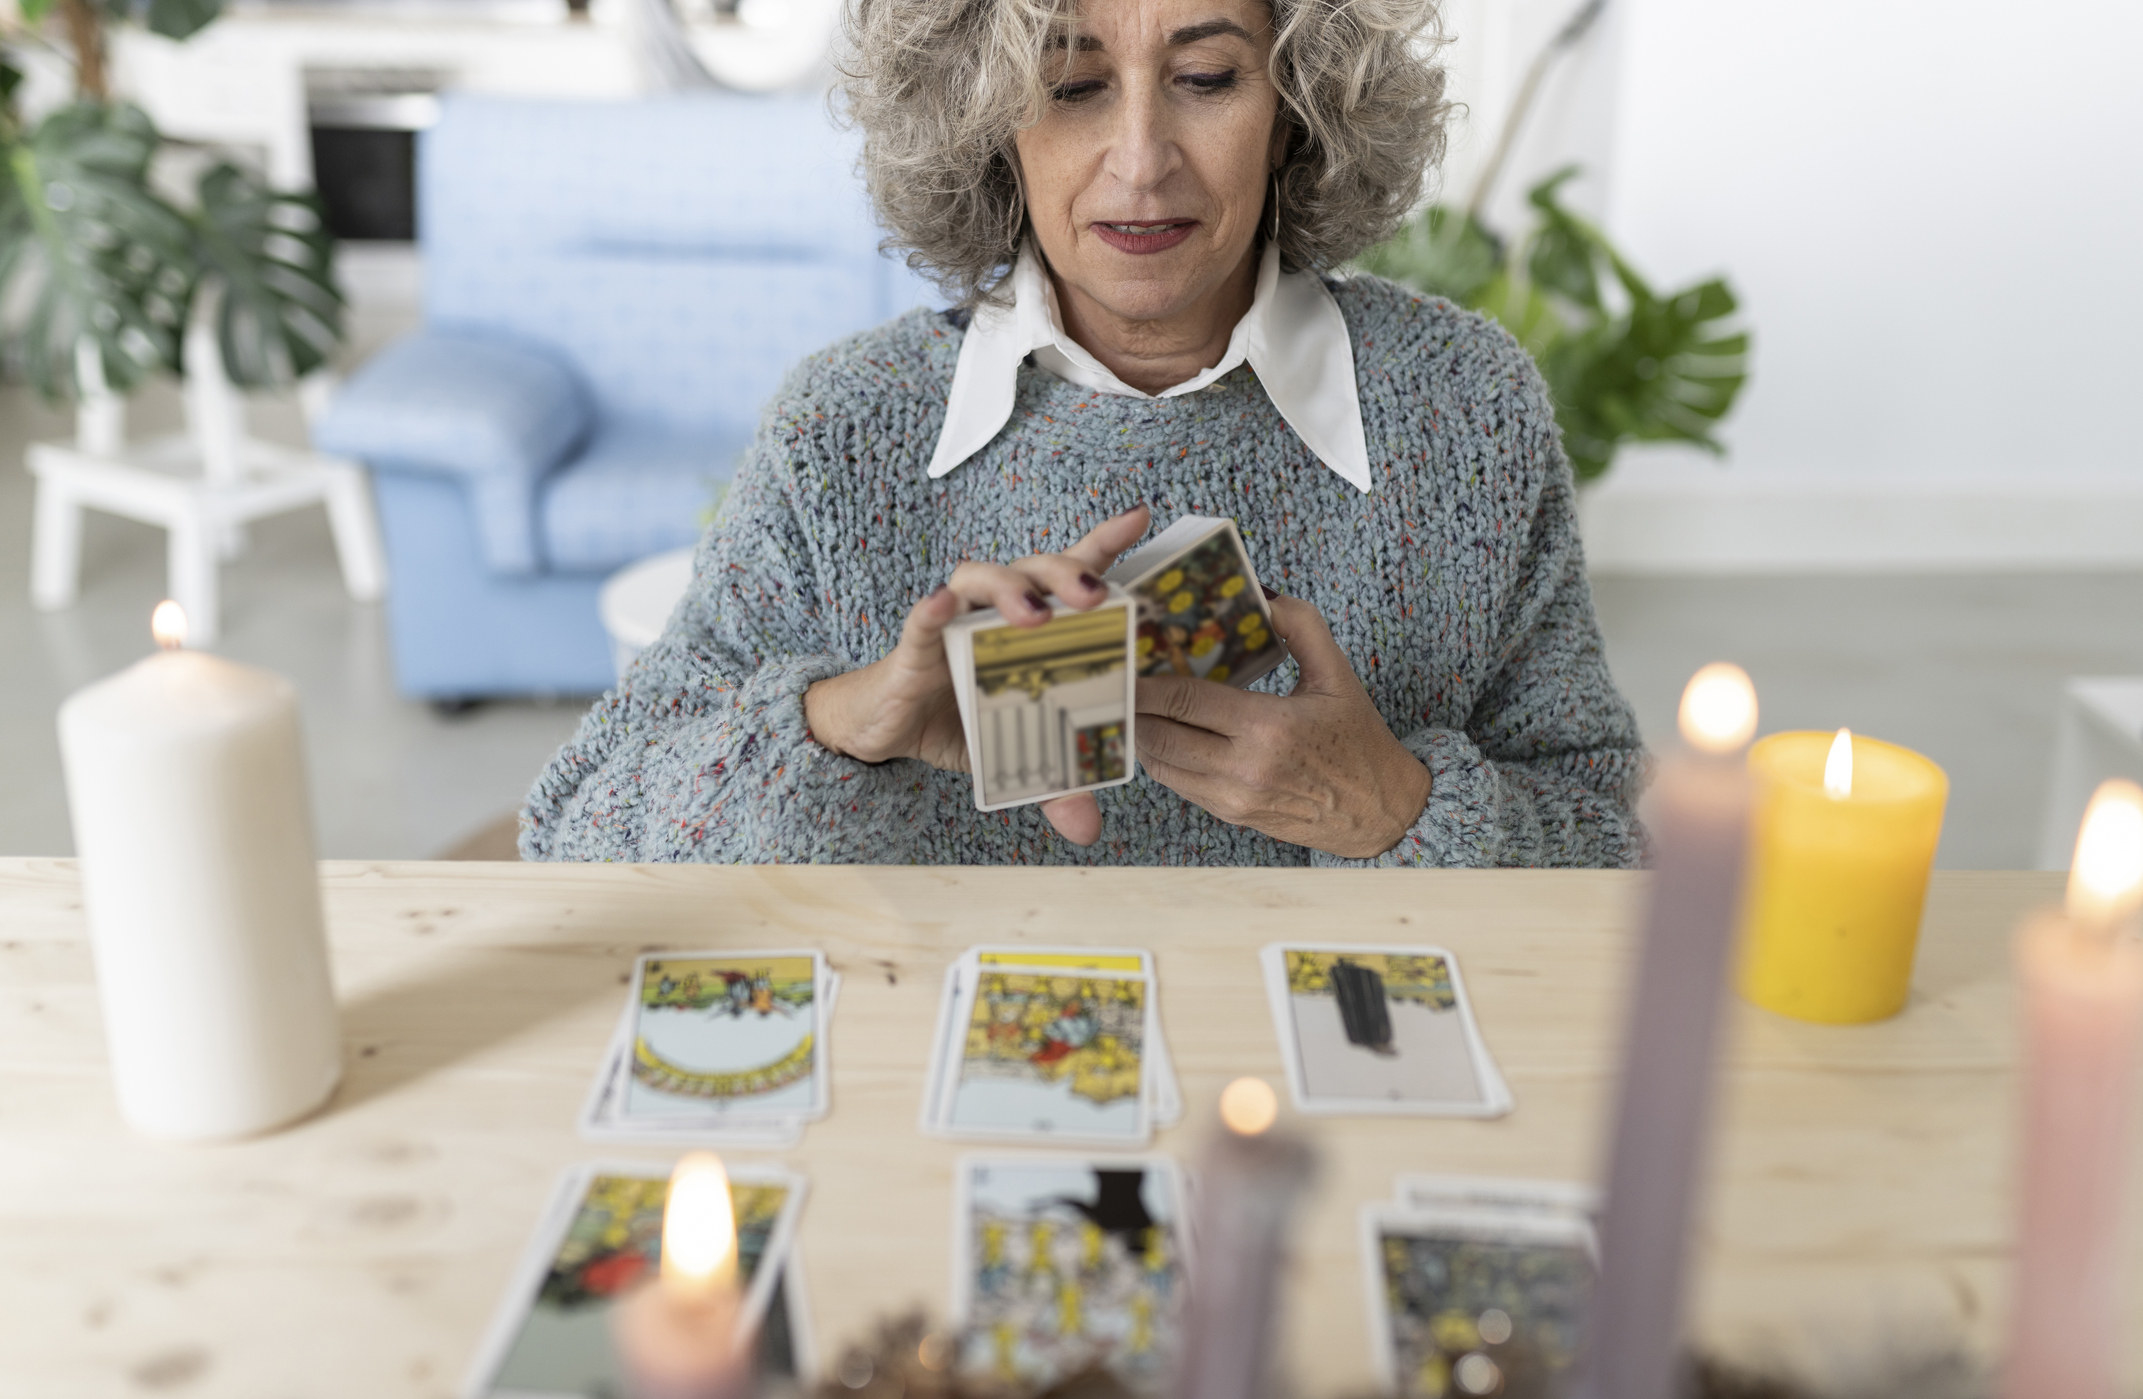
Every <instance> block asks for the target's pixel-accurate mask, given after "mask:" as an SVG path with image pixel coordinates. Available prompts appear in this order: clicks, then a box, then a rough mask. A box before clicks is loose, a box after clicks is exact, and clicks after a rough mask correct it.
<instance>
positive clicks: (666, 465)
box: [537, 423, 745, 572]
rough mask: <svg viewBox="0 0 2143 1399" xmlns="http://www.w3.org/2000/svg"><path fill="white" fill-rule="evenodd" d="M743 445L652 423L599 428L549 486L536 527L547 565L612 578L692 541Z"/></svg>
mask: <svg viewBox="0 0 2143 1399" xmlns="http://www.w3.org/2000/svg"><path fill="white" fill-rule="evenodd" d="M744 446H745V443H744V441H743V440H742V439H741V438H738V437H734V436H723V435H717V434H710V433H686V432H679V431H677V430H675V429H670V428H664V427H659V426H655V425H651V424H645V423H623V424H616V425H610V426H605V427H603V428H600V429H598V430H597V432H596V434H595V436H594V438H593V439H592V440H591V441H590V442H589V443H588V447H587V450H586V451H584V452H582V453H581V455H580V456H579V457H577V458H576V459H574V461H573V462H572V463H571V464H570V465H568V466H567V467H565V468H564V469H563V470H561V471H559V472H558V473H557V474H556V475H555V476H553V477H551V479H550V480H549V481H548V482H547V483H546V484H545V486H544V489H543V495H542V499H541V501H540V503H539V504H538V506H537V522H538V531H539V533H540V534H541V536H542V544H543V555H544V558H545V560H546V561H547V562H548V563H549V565H550V567H552V568H554V569H566V570H574V571H594V570H601V571H604V572H608V571H609V570H611V569H615V568H622V567H624V566H625V565H626V564H629V563H632V562H634V561H635V560H637V559H643V558H646V557H647V556H648V555H649V554H659V553H661V552H662V551H663V550H665V549H677V548H681V547H683V546H685V545H687V544H690V543H692V542H693V541H694V540H696V539H698V538H699V536H700V533H701V531H702V530H704V529H705V528H706V525H707V521H708V519H709V517H710V515H711V512H712V509H713V506H714V503H715V496H716V492H717V490H718V489H719V487H720V484H721V483H722V482H724V481H727V480H728V479H729V477H730V476H731V474H732V473H733V472H734V471H735V470H736V461H737V456H738V454H739V453H740V452H741V451H742V450H743V448H744Z"/></svg>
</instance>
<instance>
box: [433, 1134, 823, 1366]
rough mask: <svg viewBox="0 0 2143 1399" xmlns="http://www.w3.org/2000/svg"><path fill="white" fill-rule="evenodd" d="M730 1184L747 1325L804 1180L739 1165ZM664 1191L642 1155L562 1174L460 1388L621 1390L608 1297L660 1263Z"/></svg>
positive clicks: (776, 1261)
mask: <svg viewBox="0 0 2143 1399" xmlns="http://www.w3.org/2000/svg"><path fill="white" fill-rule="evenodd" d="M729 1193H730V1200H731V1202H732V1203H733V1205H734V1206H735V1208H736V1220H737V1270H738V1278H739V1281H740V1282H741V1283H742V1284H743V1286H744V1305H743V1306H742V1307H741V1308H740V1309H739V1314H738V1325H739V1327H740V1328H750V1327H753V1326H756V1325H758V1324H759V1322H760V1320H761V1318H763V1317H764V1316H765V1315H766V1311H767V1305H768V1302H769V1300H770V1299H771V1297H772V1295H773V1291H774V1288H775V1284H776V1281H777V1278H778V1277H779V1275H780V1273H781V1272H782V1269H783V1267H784V1265H785V1263H786V1261H787V1257H788V1251H789V1244H790V1240H791V1239H792V1238H793V1236H794V1234H795V1230H796V1216H797V1211H798V1209H799V1208H800V1207H801V1205H802V1203H803V1180H802V1178H801V1177H798V1176H795V1175H792V1174H790V1173H788V1172H784V1171H778V1170H771V1169H767V1168H764V1167H747V1166H740V1167H737V1168H736V1169H734V1170H733V1171H732V1172H731V1173H730V1182H729ZM668 1194H669V1172H668V1171H667V1170H666V1169H664V1168H661V1167H657V1166H650V1165H649V1164H647V1163H645V1162H642V1163H639V1164H637V1165H615V1166H595V1167H581V1168H579V1169H576V1170H573V1171H570V1172H568V1173H567V1175H566V1178H565V1180H564V1181H563V1182H562V1183H561V1185H560V1188H559V1190H558V1192H557V1196H556V1198H555V1199H554V1200H553V1202H552V1207H551V1209H550V1210H549V1211H548V1212H547V1214H546V1216H545V1220H544V1225H543V1227H542V1229H541V1230H539V1232H538V1234H537V1236H536V1241H535V1247H534V1248H533V1249H532V1250H531V1251H530V1253H529V1255H528V1256H527V1258H526V1259H524V1260H523V1264H522V1268H521V1271H520V1273H519V1274H518V1275H517V1277H516V1279H515V1282H514V1284H513V1286H512V1288H511V1289H510V1290H509V1291H508V1293H507V1295H506V1297H505V1298H504V1300H503V1301H502V1303H501V1305H500V1309H499V1313H498V1315H497V1316H496V1317H495V1318H494V1320H493V1323H492V1327H491V1332H490V1334H489V1336H488V1337H487V1338H486V1341H485V1343H484V1346H483V1348H482V1350H481V1351H480V1352H479V1353H478V1356H477V1361H476V1364H475V1365H474V1366H473V1367H472V1369H471V1373H470V1378H469V1382H468V1384H467V1385H466V1386H465V1387H464V1389H463V1393H464V1394H465V1395H466V1396H468V1399H564V1396H575V1399H608V1397H609V1396H613V1395H617V1394H622V1393H623V1392H624V1391H625V1374H624V1371H623V1369H622V1367H621V1366H620V1364H619V1362H618V1357H617V1354H616V1352H615V1351H614V1350H613V1349H612V1347H611V1341H610V1316H609V1310H610V1304H611V1303H613V1302H614V1301H616V1300H617V1298H618V1297H619V1296H621V1295H622V1294H624V1293H625V1292H627V1291H629V1290H630V1289H631V1288H632V1287H634V1286H635V1285H636V1284H638V1283H640V1282H643V1281H645V1280H647V1279H649V1278H651V1277H652V1276H653V1275H654V1273H655V1270H656V1269H657V1267H658V1266H659V1264H660V1261H661V1256H662V1206H663V1201H664V1199H665V1197H666V1196H667V1195H668Z"/></svg>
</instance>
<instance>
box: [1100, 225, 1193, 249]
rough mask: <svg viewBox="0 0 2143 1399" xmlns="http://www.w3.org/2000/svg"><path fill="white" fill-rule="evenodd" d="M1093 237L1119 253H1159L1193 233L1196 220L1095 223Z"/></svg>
mask: <svg viewBox="0 0 2143 1399" xmlns="http://www.w3.org/2000/svg"><path fill="white" fill-rule="evenodd" d="M1087 226H1088V227H1089V228H1091V229H1093V230H1094V236H1095V237H1097V238H1099V239H1100V240H1101V241H1102V242H1104V243H1107V244H1108V245H1109V246H1110V247H1112V248H1115V249H1116V250H1117V251H1119V252H1126V253H1158V252H1162V251H1164V250H1166V249H1168V248H1173V247H1174V246H1176V244H1178V243H1180V242H1182V241H1183V240H1184V239H1186V238H1188V237H1190V236H1191V234H1192V233H1193V232H1195V231H1196V230H1197V227H1198V220H1196V219H1158V220H1155V221H1153V222H1151V223H1092V224H1089V225H1087Z"/></svg>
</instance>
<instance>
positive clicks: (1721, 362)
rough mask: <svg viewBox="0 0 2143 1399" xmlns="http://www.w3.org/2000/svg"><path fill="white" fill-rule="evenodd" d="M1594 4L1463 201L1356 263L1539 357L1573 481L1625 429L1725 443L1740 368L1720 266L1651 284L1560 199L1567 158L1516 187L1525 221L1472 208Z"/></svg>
mask: <svg viewBox="0 0 2143 1399" xmlns="http://www.w3.org/2000/svg"><path fill="white" fill-rule="evenodd" d="M1603 9H1605V3H1604V0H1588V3H1586V4H1584V5H1581V6H1580V7H1579V9H1578V10H1577V12H1576V14H1575V15H1574V16H1573V17H1572V19H1571V20H1570V22H1569V23H1568V24H1566V25H1565V26H1564V27H1563V28H1562V30H1561V31H1559V32H1558V33H1557V34H1556V36H1555V38H1554V39H1552V40H1550V42H1549V44H1548V45H1547V47H1546V48H1544V49H1543V50H1542V52H1541V55H1540V57H1539V58H1537V59H1536V60H1535V61H1534V63H1533V65H1532V67H1531V69H1530V70H1529V71H1528V72H1527V74H1526V79H1525V83H1524V85H1523V86H1522V87H1521V88H1520V91H1519V97H1518V100H1517V101H1516V103H1514V105H1513V110H1512V112H1511V115H1510V117H1509V118H1508V119H1507V120H1506V122H1505V124H1504V129H1503V132H1502V134H1501V136H1500V138H1499V139H1498V141H1497V143H1496V146H1495V149H1494V153H1493V154H1492V155H1491V157H1490V159H1489V161H1488V164H1487V166H1486V168H1485V170H1484V171H1483V173H1482V175H1481V177H1480V180H1479V182H1478V183H1477V184H1476V186H1475V188H1474V190H1473V193H1472V196H1471V198H1470V199H1469V200H1468V201H1467V204H1466V206H1465V207H1464V208H1458V207H1454V206H1451V205H1445V204H1435V205H1432V206H1430V207H1429V208H1428V209H1426V210H1424V211H1423V212H1422V213H1420V214H1418V215H1416V216H1415V217H1414V218H1413V219H1412V220H1411V221H1410V222H1409V223H1407V225H1406V226H1405V227H1403V228H1401V229H1400V230H1399V232H1398V233H1397V234H1396V235H1394V236H1393V237H1392V238H1391V239H1390V240H1388V241H1386V242H1384V243H1382V244H1380V245H1379V246H1377V247H1375V248H1372V249H1371V250H1370V251H1369V252H1368V253H1367V254H1366V255H1365V256H1364V257H1363V258H1362V259H1361V265H1362V266H1364V267H1366V268H1368V269H1369V270H1370V271H1372V272H1376V273H1380V274H1382V275H1383V276H1386V277H1390V278H1392V279H1393V280H1395V281H1400V282H1405V283H1407V284H1408V285H1410V286H1413V287H1416V288H1418V289H1420V290H1422V291H1425V292H1430V293H1432V294H1434V295H1438V296H1446V297H1449V298H1450V299H1451V300H1453V301H1455V302H1457V303H1459V304H1460V305H1462V306H1467V307H1471V308H1472V309H1474V310H1477V311H1481V312H1484V313H1485V314H1487V315H1490V316H1493V317H1494V318H1495V319H1496V320H1498V321H1500V322H1502V324H1503V326H1504V328H1505V329H1507V330H1509V331H1510V332H1511V334H1512V335H1514V336H1516V337H1517V338H1518V341H1519V343H1520V344H1522V345H1524V346H1525V348H1526V349H1527V350H1528V351H1529V352H1531V354H1532V356H1533V359H1534V361H1535V362H1536V363H1537V364H1538V365H1539V366H1540V372H1541V377H1543V378H1544V379H1546V380H1547V383H1548V391H1549V393H1550V394H1551V395H1552V396H1553V398H1554V400H1555V417H1556V421H1557V423H1558V424H1559V425H1560V426H1561V428H1562V432H1563V450H1564V451H1565V452H1566V453H1567V454H1568V455H1569V458H1570V466H1571V470H1572V471H1573V472H1575V474H1576V476H1577V479H1578V480H1580V481H1591V480H1596V479H1598V478H1599V477H1600V476H1601V475H1603V474H1604V473H1605V472H1606V471H1607V468H1608V467H1609V466H1610V465H1611V464H1612V463H1613V462H1614V459H1615V453H1616V451H1617V450H1618V449H1619V448H1621V447H1622V445H1623V444H1624V443H1628V442H1684V443H1688V444H1691V445H1693V446H1697V447H1701V448H1704V449H1705V450H1707V451H1709V452H1712V453H1714V454H1719V453H1722V452H1723V451H1724V450H1725V449H1724V448H1723V447H1721V446H1720V444H1719V441H1718V439H1717V438H1715V437H1714V436H1712V429H1713V428H1714V427H1716V426H1717V425H1718V423H1719V422H1720V420H1721V419H1723V418H1724V417H1725V416H1726V415H1727V413H1728V412H1729V411H1730V410H1731V409H1732V408H1733V406H1734V400H1735V398H1736V397H1737V396H1738V395H1739V394H1740V392H1741V387H1742V385H1743V384H1744V383H1745V382H1746V381H1747V379H1748V352H1749V337H1748V334H1747V332H1746V331H1743V330H1741V329H1739V328H1738V327H1737V326H1736V325H1735V324H1734V313H1735V311H1736V309H1737V302H1736V301H1735V298H1734V292H1733V288H1731V287H1730V286H1728V285H1727V283H1726V281H1725V279H1724V278H1718V277H1714V278H1710V279H1708V280H1706V281H1702V282H1698V283H1696V284H1694V285H1692V286H1687V287H1683V288H1681V289H1680V290H1677V291H1670V292H1661V291H1658V290H1656V289H1655V288H1654V287H1653V286H1652V284H1651V283H1650V282H1649V281H1647V280H1646V279H1645V278H1644V277H1643V276H1641V275H1639V274H1638V272H1637V269H1636V268H1634V267H1632V266H1631V265H1630V264H1629V261H1628V260H1627V259H1626V258H1624V257H1623V256H1622V254H1621V253H1619V252H1617V251H1616V249H1615V247H1614V245H1613V244H1612V243H1610V242H1609V241H1608V240H1607V237H1606V235H1605V234H1603V233H1602V232H1601V231H1600V230H1599V229H1598V228H1597V227H1595V226H1594V225H1593V224H1592V223H1591V222H1589V221H1588V220H1586V219H1585V218H1584V217H1582V216H1581V215H1579V214H1578V213H1576V212H1575V211H1573V210H1571V209H1570V208H1569V207H1568V206H1567V205H1565V204H1564V203H1563V201H1562V197H1561V196H1562V187H1563V186H1564V185H1565V184H1566V183H1568V182H1569V181H1570V180H1571V179H1572V178H1573V177H1574V176H1576V175H1577V174H1578V170H1577V167H1575V166H1568V167H1565V168H1564V169H1562V170H1558V171H1557V172H1556V173H1554V174H1553V175H1550V176H1549V177H1548V178H1547V179H1545V180H1542V181H1541V182H1540V183H1539V184H1537V185H1535V186H1534V187H1533V189H1532V190H1531V192H1530V194H1529V195H1528V197H1527V205H1528V207H1529V209H1530V210H1531V211H1532V214H1533V216H1534V223H1533V226H1532V227H1531V228H1530V229H1529V230H1527V231H1526V232H1525V233H1524V234H1522V235H1521V236H1519V237H1516V238H1506V237H1504V236H1502V235H1501V234H1499V233H1497V232H1496V231H1495V230H1493V229H1491V228H1490V227H1489V226H1488V225H1487V224H1486V223H1485V222H1483V220H1482V213H1481V211H1482V210H1483V209H1484V208H1485V207H1486V205H1487V202H1488V194H1489V191H1490V189H1491V188H1492V186H1493V185H1494V183H1495V180H1496V177H1497V175H1498V174H1499V173H1500V171H1501V169H1502V166H1503V161H1504V158H1505V157H1506V156H1507V155H1508V154H1509V153H1510V150H1511V147H1512V145H1513V144H1514V140H1515V136H1516V133H1517V130H1518V128H1519V126H1520V124H1521V123H1522V122H1523V121H1524V119H1525V115H1526V112H1527V110H1528V109H1529V108H1530V107H1531V105H1532V102H1533V99H1534V98H1535V97H1536V96H1537V94H1538V92H1539V90H1540V85H1541V82H1542V80H1543V78H1544V77H1545V75H1546V73H1547V71H1548V66H1549V65H1550V64H1551V63H1552V62H1553V61H1554V59H1555V58H1556V57H1557V56H1558V55H1559V54H1561V53H1562V52H1564V51H1566V50H1568V49H1569V48H1571V47H1572V46H1574V45H1575V44H1576V43H1577V42H1578V41H1579V40H1580V39H1582V38H1583V37H1584V35H1585V33H1586V32H1587V31H1588V30H1589V29H1590V28H1591V26H1592V24H1593V23H1594V21H1596V20H1597V19H1598V18H1599V16H1600V12H1601V11H1602V10H1603Z"/></svg>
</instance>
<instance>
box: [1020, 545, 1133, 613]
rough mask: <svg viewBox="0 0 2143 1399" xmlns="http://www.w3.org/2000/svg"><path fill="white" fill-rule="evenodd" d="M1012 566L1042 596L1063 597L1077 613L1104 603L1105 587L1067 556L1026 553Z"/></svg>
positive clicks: (1084, 566)
mask: <svg viewBox="0 0 2143 1399" xmlns="http://www.w3.org/2000/svg"><path fill="white" fill-rule="evenodd" d="M1012 567H1013V568H1014V569H1015V570H1016V571H1018V572H1020V573H1024V574H1026V575H1027V577H1029V578H1030V579H1032V580H1033V581H1034V585H1035V586H1036V587H1037V588H1039V589H1040V590H1041V591H1042V592H1044V593H1053V594H1055V595H1056V596H1057V597H1060V598H1063V599H1064V600H1065V601H1066V602H1068V603H1070V604H1071V605H1072V606H1073V607H1076V608H1078V609H1079V610H1080V611H1081V612H1084V611H1086V610H1087V609H1088V608H1090V607H1098V606H1100V605H1101V604H1102V603H1104V602H1106V601H1108V597H1109V585H1108V584H1106V583H1104V582H1102V581H1101V578H1100V576H1099V575H1097V574H1096V573H1095V572H1094V571H1093V570H1092V569H1090V568H1088V567H1087V566H1086V564H1085V563H1083V562H1081V561H1080V560H1078V559H1075V558H1073V557H1072V556H1071V555H1070V554H1030V555H1029V556H1028V557H1026V558H1024V559H1021V560H1019V561H1018V562H1017V563H1015V564H1013V565H1012Z"/></svg>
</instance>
